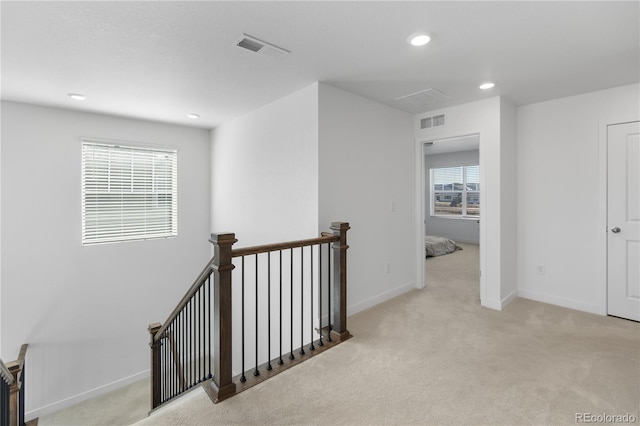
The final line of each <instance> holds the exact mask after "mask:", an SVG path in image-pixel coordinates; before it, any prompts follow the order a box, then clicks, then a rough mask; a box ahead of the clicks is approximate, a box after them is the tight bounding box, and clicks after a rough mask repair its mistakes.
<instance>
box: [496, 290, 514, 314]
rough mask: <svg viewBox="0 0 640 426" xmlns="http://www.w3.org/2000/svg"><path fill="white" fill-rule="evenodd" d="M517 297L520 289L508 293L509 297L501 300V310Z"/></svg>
mask: <svg viewBox="0 0 640 426" xmlns="http://www.w3.org/2000/svg"><path fill="white" fill-rule="evenodd" d="M516 297H518V290H513V291H512V292H511V293H509V294H508V295H507V297H504V298H502V300H501V301H500V310H502V309H504V308H506V307H507V305H508V304H509V303H511V302H513V300H514V299H515V298H516Z"/></svg>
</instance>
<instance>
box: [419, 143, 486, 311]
mask: <svg viewBox="0 0 640 426" xmlns="http://www.w3.org/2000/svg"><path fill="white" fill-rule="evenodd" d="M422 148H423V149H422V152H423V158H422V161H423V177H422V178H423V185H422V211H423V221H424V230H425V232H424V254H423V259H424V261H423V262H424V268H425V269H424V277H425V279H424V281H425V286H445V287H448V288H449V289H451V290H454V293H452V294H455V295H456V297H463V298H465V299H468V300H469V301H473V302H479V301H480V247H481V245H480V221H481V220H482V218H481V216H480V211H481V205H482V191H481V190H482V188H481V170H480V135H479V134H472V135H465V136H458V137H452V138H446V139H436V140H431V141H427V142H424V143H423V146H422Z"/></svg>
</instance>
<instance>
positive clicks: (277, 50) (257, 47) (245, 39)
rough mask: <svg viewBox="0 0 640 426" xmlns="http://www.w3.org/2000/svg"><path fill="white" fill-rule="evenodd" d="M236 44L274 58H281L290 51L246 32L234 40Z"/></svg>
mask: <svg viewBox="0 0 640 426" xmlns="http://www.w3.org/2000/svg"><path fill="white" fill-rule="evenodd" d="M236 46H238V47H242V48H243V49H247V50H249V51H251V52H253V53H260V54H262V55H265V56H269V57H271V58H274V59H282V58H284V57H285V56H287V55H288V54H289V53H291V52H289V51H288V50H286V49H283V48H281V47H278V46H276V45H273V44H270V43H267V42H266V41H262V40H259V39H257V38H255V37H251V36H250V35H247V34H242V37H240V40H238V41H237V42H236Z"/></svg>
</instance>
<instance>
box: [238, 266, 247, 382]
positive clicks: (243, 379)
mask: <svg viewBox="0 0 640 426" xmlns="http://www.w3.org/2000/svg"><path fill="white" fill-rule="evenodd" d="M241 307H242V375H241V376H240V381H241V382H246V381H247V378H246V377H245V376H244V256H242V301H241Z"/></svg>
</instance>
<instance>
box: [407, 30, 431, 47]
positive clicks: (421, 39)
mask: <svg viewBox="0 0 640 426" xmlns="http://www.w3.org/2000/svg"><path fill="white" fill-rule="evenodd" d="M430 41H431V37H429V36H428V35H426V34H424V33H414V34H411V35H410V36H409V38H407V43H409V44H410V45H412V46H424V45H425V44H427V43H429V42H430Z"/></svg>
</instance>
